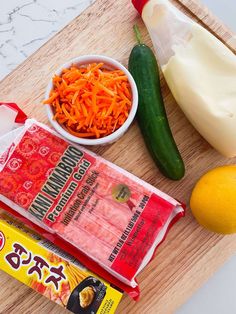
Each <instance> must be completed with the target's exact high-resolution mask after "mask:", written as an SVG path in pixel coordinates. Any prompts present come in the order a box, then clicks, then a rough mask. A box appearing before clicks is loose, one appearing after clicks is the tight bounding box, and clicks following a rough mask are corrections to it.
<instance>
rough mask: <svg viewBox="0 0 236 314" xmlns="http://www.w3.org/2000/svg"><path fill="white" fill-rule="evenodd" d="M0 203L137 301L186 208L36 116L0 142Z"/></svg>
mask: <svg viewBox="0 0 236 314" xmlns="http://www.w3.org/2000/svg"><path fill="white" fill-rule="evenodd" d="M0 158H1V160H0V161H1V163H0V201H1V202H3V203H4V204H6V205H7V206H8V208H11V210H12V211H13V213H14V214H15V215H17V214H18V215H19V216H21V218H23V219H25V221H28V222H30V223H33V224H34V226H36V227H37V228H40V230H41V233H43V234H44V235H45V237H49V238H50V239H52V238H53V241H54V242H55V243H57V244H58V245H59V246H61V247H62V245H64V247H65V248H66V250H69V251H70V253H71V252H72V254H73V255H74V256H76V257H78V255H77V254H79V260H80V261H82V262H83V261H86V262H85V265H86V266H87V264H88V263H89V268H90V269H91V270H92V271H95V270H96V273H98V274H99V275H101V276H103V277H104V278H105V279H109V282H112V283H113V284H116V285H117V286H119V287H120V288H121V289H123V290H125V291H127V292H129V293H130V294H131V295H132V296H133V297H135V296H137V294H138V291H137V287H138V285H137V282H136V276H137V275H138V274H139V273H140V271H141V270H142V269H143V268H144V267H145V266H146V265H147V264H148V263H149V261H150V260H151V259H152V256H153V254H154V252H155V250H156V248H157V246H158V245H159V244H160V243H161V242H162V241H163V239H164V238H165V235H166V233H167V231H168V230H169V228H170V227H171V226H172V225H173V223H175V222H176V221H177V220H178V219H179V218H180V217H182V216H183V215H184V208H183V206H182V204H181V203H179V202H178V201H176V200H175V199H174V198H172V197H170V196H168V195H166V194H165V193H163V192H161V191H160V190H158V189H156V188H154V187H153V186H151V185H149V184H148V183H146V182H144V181H142V180H140V179H139V178H137V177H135V176H134V175H132V174H130V173H128V172H127V171H125V170H124V169H121V168H119V167H117V166H116V165H114V164H112V163H110V162H108V161H106V160H105V159H103V158H102V157H100V156H97V155H95V154H94V153H92V152H90V151H88V150H86V149H84V148H83V147H80V146H78V145H76V144H73V143H71V142H69V141H67V140H65V139H64V138H62V137H61V136H59V135H58V134H57V133H56V132H55V131H53V130H51V129H50V128H49V127H47V126H46V125H44V124H41V123H39V122H37V121H36V120H33V119H27V120H26V121H25V123H24V124H23V125H22V126H20V127H19V128H16V129H14V130H12V131H10V132H8V133H7V134H5V135H4V136H2V137H1V138H0Z"/></svg>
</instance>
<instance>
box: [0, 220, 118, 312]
mask: <svg viewBox="0 0 236 314" xmlns="http://www.w3.org/2000/svg"><path fill="white" fill-rule="evenodd" d="M0 269H2V270H3V271H5V272H6V273H8V274H9V275H11V276H12V277H14V278H16V279H17V280H19V281H21V282H23V283H24V284H26V285H27V286H29V287H31V288H33V289H34V290H36V291H37V292H39V293H41V294H42V295H44V296H46V297H47V298H49V299H50V300H52V301H54V302H56V303H58V304H60V305H61V306H63V307H65V308H67V309H68V310H70V311H71V312H73V313H81V314H94V313H101V314H107V313H109V314H111V313H115V310H116V308H117V306H118V304H119V302H120V300H121V298H122V293H121V292H120V291H118V290H116V289H115V288H113V287H111V286H110V284H109V283H108V282H106V281H104V280H103V279H101V278H99V277H98V276H96V275H94V274H93V273H91V272H89V271H88V270H87V269H86V268H85V267H84V266H82V265H81V264H80V263H79V262H78V261H77V260H76V259H75V258H74V257H72V256H71V255H69V254H67V253H65V252H64V251H62V250H61V249H59V248H57V247H56V246H55V245H53V244H52V243H51V242H49V241H47V240H45V239H42V238H41V237H40V236H38V235H37V234H36V233H34V232H32V231H31V230H29V229H27V228H25V227H24V226H23V225H22V224H20V223H18V222H16V221H14V220H13V219H12V218H9V217H8V216H5V215H4V216H1V217H0Z"/></svg>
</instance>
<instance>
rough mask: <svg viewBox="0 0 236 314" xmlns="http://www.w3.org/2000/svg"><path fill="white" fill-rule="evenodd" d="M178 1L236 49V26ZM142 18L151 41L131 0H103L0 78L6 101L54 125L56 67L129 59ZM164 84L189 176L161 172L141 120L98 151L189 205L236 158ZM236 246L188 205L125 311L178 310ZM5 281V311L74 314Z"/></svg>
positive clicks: (0, 306)
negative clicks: (197, 189)
mask: <svg viewBox="0 0 236 314" xmlns="http://www.w3.org/2000/svg"><path fill="white" fill-rule="evenodd" d="M173 1H174V0H173ZM174 2H175V4H176V5H177V6H178V7H180V8H181V10H183V11H185V12H186V13H187V14H188V15H189V16H190V17H191V18H193V19H195V20H197V21H198V22H199V23H201V24H202V25H203V26H205V27H206V28H207V29H209V30H210V31H211V32H212V33H213V34H215V35H216V36H217V37H218V38H220V39H221V40H222V41H223V42H224V43H225V44H227V45H228V46H229V47H230V48H231V49H232V50H233V51H234V52H235V49H236V46H235V40H233V34H232V32H231V31H230V30H229V29H227V27H225V26H224V25H223V24H222V23H221V22H220V21H219V20H218V19H216V18H215V17H214V16H213V15H212V14H211V13H210V12H209V11H208V10H207V9H206V8H205V7H203V6H202V5H201V4H200V3H199V2H198V1H196V0H179V1H177V0H175V1H174ZM135 23H138V24H139V26H140V28H141V31H142V34H143V38H144V41H145V42H146V43H147V44H148V45H151V42H150V38H149V36H148V34H147V31H146V29H145V27H144V25H143V23H142V21H141V18H140V17H139V16H138V14H137V13H136V11H135V10H134V9H133V7H132V5H131V3H130V1H129V0H119V1H114V0H97V1H96V2H95V3H94V4H93V5H92V6H91V7H89V8H88V9H87V10H86V11H85V12H84V13H83V14H82V15H80V16H79V17H78V18H76V19H75V20H74V21H72V22H71V23H70V24H69V25H68V26H67V27H65V28H64V29H63V30H62V31H61V32H59V33H58V34H57V35H56V36H55V37H54V38H53V39H51V40H50V41H49V42H48V43H46V44H45V45H44V46H43V47H42V48H41V49H39V50H38V51H37V52H36V53H35V54H33V55H32V56H31V57H30V58H28V59H27V60H26V61H25V62H24V63H23V64H22V65H20V66H19V67H18V68H17V69H16V70H15V71H14V72H12V73H11V74H10V75H8V76H7V77H6V78H5V79H4V80H3V81H2V82H1V83H0V99H1V101H6V102H7V101H12V102H16V103H18V104H19V105H20V106H21V108H22V109H23V110H25V112H26V113H27V114H28V115H29V116H31V117H35V118H37V119H38V120H39V121H41V122H45V123H47V118H46V114H45V110H44V108H43V105H41V102H42V100H43V95H44V91H45V88H46V85H47V83H48V81H49V79H50V77H51V76H52V74H53V73H54V71H55V69H57V67H58V66H60V65H61V64H63V63H65V62H66V61H68V60H69V59H71V58H73V57H76V56H79V55H83V54H92V53H95V54H104V55H108V56H111V57H113V58H115V59H117V60H118V61H120V62H122V63H123V64H124V65H127V60H128V57H129V53H130V51H131V49H132V47H133V45H134V44H135V40H134V35H133V30H132V26H133V24H135ZM162 86H163V94H164V98H165V105H166V108H167V113H168V117H169V121H170V125H171V128H172V130H173V133H174V136H175V139H176V141H177V144H178V147H179V149H180V151H181V153H182V156H183V158H184V161H185V164H186V169H187V173H186V177H185V178H184V179H183V180H182V181H180V182H171V181H170V180H167V179H165V178H164V177H163V176H162V175H161V174H160V173H159V171H158V170H157V168H156V167H155V165H154V163H153V161H152V160H151V158H150V156H149V154H148V152H147V150H146V148H145V146H144V142H143V139H142V136H141V134H140V131H139V129H138V127H137V124H136V123H134V125H133V126H132V127H131V128H130V129H129V131H128V132H127V133H126V135H125V136H123V137H122V138H121V139H120V140H119V141H118V142H117V143H115V144H113V145H110V146H105V147H94V148H93V150H94V151H96V152H97V153H99V154H101V155H102V156H103V157H104V158H106V159H108V160H110V161H112V162H114V163H115V164H117V165H119V166H121V167H123V168H125V169H126V170H128V171H130V172H132V173H133V174H135V175H137V176H138V177H140V178H142V179H143V180H146V181H147V182H149V183H150V184H152V185H154V186H156V187H157V188H159V189H161V190H163V191H164V192H166V193H168V194H170V195H172V196H174V197H176V198H177V199H180V200H182V201H184V202H186V203H187V204H188V201H189V197H190V193H191V190H192V188H193V186H194V184H195V182H196V181H197V179H198V178H199V177H200V176H201V175H202V174H203V173H204V172H206V171H207V170H208V169H211V168H213V167H215V166H218V165H223V164H230V163H234V162H235V161H236V160H232V159H231V160H227V159H225V158H223V157H222V156H220V155H219V154H218V153H217V152H216V151H214V150H213V149H212V148H211V147H210V146H209V145H208V144H207V143H206V142H205V141H204V140H203V139H202V138H201V137H200V135H199V134H198V133H197V132H196V131H195V130H194V128H193V127H192V126H191V125H190V124H189V122H188V121H187V120H186V118H185V117H184V115H183V113H182V112H181V111H180V109H179V108H178V106H177V104H176V103H175V101H174V99H173V97H172V96H171V94H170V92H169V90H168V88H167V86H166V84H165V82H164V80H163V81H162ZM235 252H236V236H227V237H223V236H220V235H216V234H213V233H210V232H208V231H206V230H204V229H202V228H201V227H200V226H199V225H198V224H197V223H196V221H195V220H194V218H193V217H192V215H191V213H190V211H188V212H187V215H186V218H184V219H182V220H181V221H179V222H178V223H177V224H176V225H175V226H174V227H173V229H172V230H171V232H170V233H169V235H168V237H167V239H166V241H165V242H164V243H163V244H162V245H161V247H160V248H159V249H158V251H157V254H156V257H155V259H154V260H153V261H152V262H151V263H150V264H149V266H148V267H147V268H146V269H145V270H144V271H143V272H142V274H141V275H140V276H139V277H138V280H139V283H140V287H141V291H142V293H141V299H140V301H139V302H138V303H135V302H134V301H132V300H131V299H130V298H129V297H128V296H124V298H123V300H122V302H121V304H120V306H119V308H118V313H122V314H126V313H129V314H134V313H135V314H143V313H145V314H156V313H160V314H169V313H173V312H174V311H175V310H176V309H177V308H178V307H179V306H180V305H181V304H182V303H183V302H185V301H186V300H187V299H188V298H189V297H190V296H191V295H192V293H193V292H194V291H196V290H197V289H198V288H199V287H200V286H201V285H202V284H203V283H204V282H205V281H206V280H207V279H208V278H209V277H210V276H211V275H212V274H213V273H214V272H215V271H216V270H217V269H218V267H219V266H221V265H222V264H223V263H224V262H225V261H226V260H227V259H228V258H229V257H230V256H232V255H233V254H234V253H235ZM0 282H1V293H0V313H4V314H7V313H15V312H17V313H19V314H21V313H30V314H33V313H35V314H36V313H37V314H41V313H51V314H56V313H57V314H59V313H66V311H65V310H64V309H62V308H61V307H59V306H57V305H55V304H54V303H53V302H50V301H48V300H47V299H46V298H44V297H42V296H40V295H39V294H37V293H35V292H34V291H32V290H31V289H29V288H28V287H26V286H24V285H22V284H20V283H19V282H17V281H16V280H15V279H12V278H11V277H9V276H8V275H6V274H5V273H3V272H1V273H0ZM216 302H217V301H216Z"/></svg>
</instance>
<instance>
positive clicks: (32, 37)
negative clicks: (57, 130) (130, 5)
mask: <svg viewBox="0 0 236 314" xmlns="http://www.w3.org/2000/svg"><path fill="white" fill-rule="evenodd" d="M94 1H95V0H7V1H3V0H2V1H0V80H1V79H3V78H4V77H5V76H6V75H7V74H8V73H10V72H11V71H12V70H13V69H14V68H15V67H16V66H17V65H18V64H20V63H21V62H22V61H24V60H25V59H26V58H27V57H28V56H29V55H30V54H32V53H33V52H34V51H36V50H37V49H38V48H39V47H40V46H41V45H43V44H44V43H45V42H46V41H47V40H48V39H49V38H50V37H51V36H53V35H54V34H55V33H56V32H58V31H59V30H60V29H61V28H63V27H64V26H65V25H66V24H67V23H68V22H70V21H71V20H72V19H73V18H74V17H76V16H77V15H78V14H80V13H81V12H82V11H83V10H84V9H85V8H86V7H87V6H88V5H90V4H91V3H92V2H94ZM114 1H115V0H114ZM127 1H128V0H127ZM202 1H203V2H204V3H205V4H206V5H208V6H209V7H210V9H211V10H212V11H213V12H214V13H215V14H216V15H218V16H219V17H220V18H221V19H222V20H223V21H225V23H226V24H227V25H228V26H229V27H231V29H232V30H234V31H235V32H236V19H235V12H236V2H235V0H202ZM219 254H220V252H219ZM235 269H236V256H235V257H233V258H232V259H231V260H230V261H229V262H228V263H226V264H225V265H224V266H223V267H222V268H221V269H220V270H219V271H218V272H217V273H216V274H215V275H214V276H213V277H212V278H211V279H210V280H209V281H208V282H207V283H206V284H205V285H204V286H203V287H202V288H201V289H199V290H198V291H197V293H195V294H194V296H193V297H192V298H191V299H190V300H189V301H188V302H187V303H186V304H185V305H183V306H182V307H181V308H180V309H179V310H178V311H177V312H176V314H198V313H201V314H235V313H236V298H235V291H236V271H235ZM0 312H1V309H0ZM145 314H148V313H145ZM159 314H166V313H159Z"/></svg>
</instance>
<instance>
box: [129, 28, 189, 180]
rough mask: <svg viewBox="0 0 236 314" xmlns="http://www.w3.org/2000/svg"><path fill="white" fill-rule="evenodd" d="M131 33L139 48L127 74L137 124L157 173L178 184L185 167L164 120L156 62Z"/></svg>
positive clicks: (137, 31)
mask: <svg viewBox="0 0 236 314" xmlns="http://www.w3.org/2000/svg"><path fill="white" fill-rule="evenodd" d="M134 30H135V33H136V38H137V40H138V44H137V45H136V46H135V47H134V48H133V50H132V51H131V54H130V57H129V71H130V72H131V74H132V76H133V78H134V80H135V82H136V85H137V88H138V94H139V106H138V111H137V119H138V124H139V127H140V129H141V132H142V134H143V137H144V140H145V143H146V146H147V148H148V150H149V152H150V154H151V156H152V158H153V160H154V162H155V163H156V165H157V166H158V168H159V169H160V171H161V172H162V173H163V174H164V175H165V176H166V177H167V178H169V179H172V180H180V179H181V178H183V176H184V174H185V167H184V163H183V160H182V158H181V155H180V153H179V150H178V148H177V146H176V143H175V141H174V138H173V135H172V133H171V129H170V126H169V123H168V119H167V116H166V111H165V107H164V102H163V98H162V94H161V86H160V78H159V71H158V65H157V61H156V58H155V55H154V54H153V52H152V50H151V49H150V48H149V47H148V46H146V45H144V44H142V43H141V39H140V33H139V30H138V28H137V27H136V26H134Z"/></svg>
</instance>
